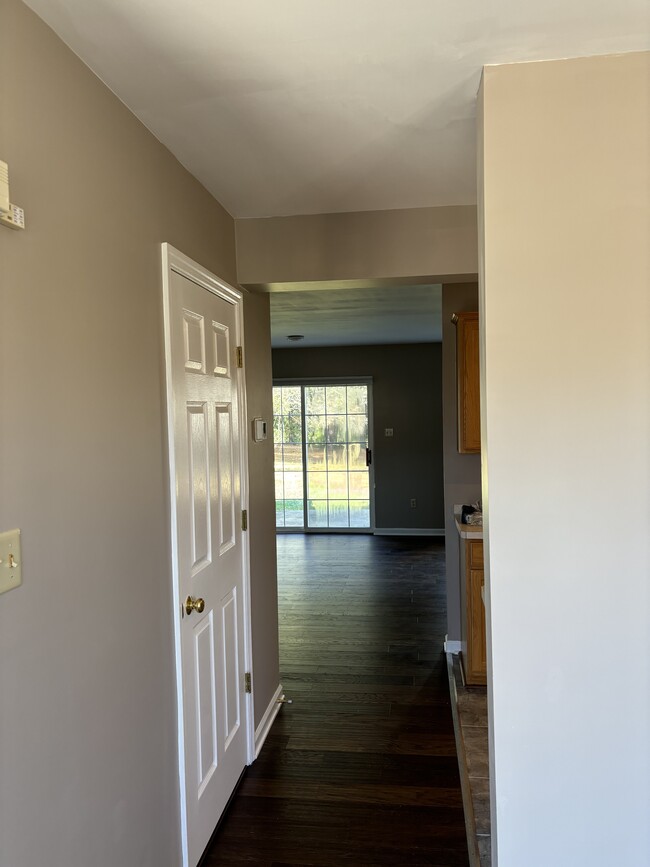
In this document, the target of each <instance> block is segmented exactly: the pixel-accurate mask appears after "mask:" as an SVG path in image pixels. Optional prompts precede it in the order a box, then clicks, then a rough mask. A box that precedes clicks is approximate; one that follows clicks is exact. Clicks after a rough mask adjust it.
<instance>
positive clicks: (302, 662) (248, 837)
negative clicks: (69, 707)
mask: <svg viewBox="0 0 650 867" xmlns="http://www.w3.org/2000/svg"><path fill="white" fill-rule="evenodd" d="M278 572H279V602H280V648H281V650H280V652H281V675H282V683H283V686H284V690H285V693H286V695H287V696H288V697H290V698H292V699H293V702H294V703H293V704H292V705H285V706H284V707H283V708H282V710H281V712H280V714H279V716H278V718H277V720H276V722H275V724H274V726H273V728H272V730H271V732H270V734H269V737H268V739H267V741H266V744H265V745H264V748H263V750H262V753H261V755H260V757H259V758H258V760H257V761H256V762H255V763H254V764H253V765H252V766H251V767H250V768H249V769H248V770H247V771H246V775H245V777H244V780H243V782H242V784H241V786H240V788H239V790H238V792H237V794H236V796H235V798H234V800H233V802H232V804H231V806H230V809H229V811H228V813H227V815H226V817H225V819H224V821H223V822H222V825H221V828H220V830H219V833H218V835H217V837H216V838H215V840H214V843H213V845H212V848H211V849H210V851H209V853H208V856H207V858H206V861H205V863H206V865H210V867H212V865H241V864H260V865H266V867H288V865H294V867H295V865H314V867H332V865H341V864H350V865H355V867H356V865H363V867H366V865H367V867H373V865H439V867H460V865H467V864H468V863H469V862H468V855H467V844H466V838H465V826H464V818H463V808H462V801H461V791H460V781H459V776H458V765H457V760H456V749H455V744H454V732H453V725H452V717H451V710H450V705H449V689H448V683H447V674H446V667H445V659H444V654H443V652H442V644H443V638H444V633H445V579H444V548H443V543H442V541H438V540H431V539H424V538H418V537H410V538H388V537H373V536H344V535H340V536H336V535H327V536H316V535H315V536H300V535H290V536H289V535H287V536H280V537H279V538H278Z"/></svg>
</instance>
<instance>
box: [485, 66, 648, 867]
mask: <svg viewBox="0 0 650 867" xmlns="http://www.w3.org/2000/svg"><path fill="white" fill-rule="evenodd" d="M482 112H483V123H482V129H481V135H480V136H479V142H482V145H481V144H480V156H481V161H482V168H481V171H480V177H481V205H480V210H481V214H482V226H481V242H482V243H481V248H482V263H483V264H482V273H481V288H480V302H481V308H480V309H481V317H482V322H483V328H482V355H483V357H482V380H483V381H482V390H481V404H482V424H481V427H482V437H483V450H482V453H483V476H484V478H483V491H484V495H485V496H486V524H487V527H486V529H487V552H488V563H489V566H488V576H487V582H486V586H487V591H488V593H487V607H488V611H489V616H488V639H489V644H491V653H490V655H489V661H488V672H489V678H490V680H491V689H490V691H489V700H490V710H491V721H492V728H491V735H490V736H491V766H490V773H491V778H492V795H493V800H492V804H493V808H494V810H495V812H494V814H493V821H494V820H495V830H496V834H495V841H496V845H497V847H498V865H499V867H521V865H523V864H525V865H527V867H548V865H553V867H576V865H586V864H589V865H590V867H612V865H614V864H615V865H617V867H638V865H641V864H650V834H649V831H648V815H649V814H650V751H649V747H648V743H649V741H648V732H649V731H650V581H649V578H650V542H649V539H650V536H649V534H648V527H649V526H650V256H649V253H648V249H649V248H648V241H649V239H650V54H648V53H645V54H642V53H639V54H627V55H620V56H609V57H593V58H583V59H577V60H566V61H556V62H546V63H527V64H521V65H512V66H500V67H488V68H486V69H485V73H484V84H483V93H482ZM493 863H495V862H494V861H493Z"/></svg>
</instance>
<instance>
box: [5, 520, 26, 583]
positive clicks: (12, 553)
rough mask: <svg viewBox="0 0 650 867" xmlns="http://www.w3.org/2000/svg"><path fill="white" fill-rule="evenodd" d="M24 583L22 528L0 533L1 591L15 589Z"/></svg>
mask: <svg viewBox="0 0 650 867" xmlns="http://www.w3.org/2000/svg"><path fill="white" fill-rule="evenodd" d="M22 583H23V558H22V552H21V550H20V530H8V531H7V532H6V533H0V593H6V592H7V590H13V589H14V587H19V586H20V585H21V584H22Z"/></svg>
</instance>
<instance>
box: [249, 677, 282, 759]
mask: <svg viewBox="0 0 650 867" xmlns="http://www.w3.org/2000/svg"><path fill="white" fill-rule="evenodd" d="M281 698H282V684H280V685H279V686H278V688H277V689H276V691H275V692H274V693H273V697H272V698H271V701H270V702H269V706H268V707H267V709H266V710H265V711H264V715H263V717H262V719H261V720H260V724H259V725H258V727H257V728H256V729H255V758H257V757H258V756H259V754H260V750H261V749H262V747H263V746H264V741H265V740H266V736H267V735H268V733H269V732H270V731H271V726H272V725H273V723H274V721H275V718H276V716H277V715H278V714H279V713H280V708H281V707H282V705H281V704H280V699H281Z"/></svg>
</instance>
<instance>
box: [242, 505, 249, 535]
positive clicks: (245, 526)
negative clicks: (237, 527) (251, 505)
mask: <svg viewBox="0 0 650 867" xmlns="http://www.w3.org/2000/svg"><path fill="white" fill-rule="evenodd" d="M241 528H242V530H248V511H247V510H246V509H242V511H241Z"/></svg>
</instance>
